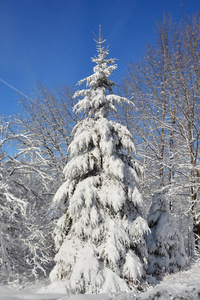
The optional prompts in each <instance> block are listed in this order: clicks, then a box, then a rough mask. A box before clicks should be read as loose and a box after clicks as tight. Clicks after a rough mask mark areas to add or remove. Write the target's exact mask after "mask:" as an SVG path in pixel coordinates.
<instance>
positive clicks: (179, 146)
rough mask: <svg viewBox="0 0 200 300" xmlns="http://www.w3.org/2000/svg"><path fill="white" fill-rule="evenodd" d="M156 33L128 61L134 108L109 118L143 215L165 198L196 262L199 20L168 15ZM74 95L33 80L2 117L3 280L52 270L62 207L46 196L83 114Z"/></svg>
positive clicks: (125, 90) (127, 85) (199, 231)
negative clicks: (128, 144) (15, 107)
mask: <svg viewBox="0 0 200 300" xmlns="http://www.w3.org/2000/svg"><path fill="white" fill-rule="evenodd" d="M155 34H156V44H155V45H148V46H147V47H146V49H145V52H144V56H143V58H142V59H141V61H140V62H138V63H130V64H129V65H128V67H127V69H128V71H127V73H126V75H125V76H124V79H123V81H122V83H121V84H120V86H117V91H118V94H119V95H122V96H126V97H127V98H128V99H129V100H130V101H132V104H128V103H124V104H123V105H119V106H118V109H117V112H116V113H115V114H111V115H110V119H112V120H117V122H119V123H121V124H123V125H125V126H126V127H127V128H128V130H129V131H130V132H131V134H132V137H133V141H134V143H135V146H136V149H137V154H136V158H137V160H138V161H139V164H140V165H141V166H142V170H143V171H142V176H141V179H140V188H139V189H140V192H141V194H142V196H143V199H144V203H145V210H146V214H147V215H148V213H149V208H150V206H151V204H152V201H154V202H158V198H162V197H163V198H165V199H167V203H169V211H170V213H171V215H173V216H174V217H175V219H176V222H177V224H178V227H179V229H180V231H181V233H182V235H183V237H184V242H185V249H186V253H187V254H188V256H189V258H194V256H195V253H196V248H197V247H198V241H199V235H200V205H199V201H200V194H199V189H200V163H199V135H200V102H199V84H200V66H199V58H200V47H199V46H200V44H199V40H200V17H199V15H196V16H193V17H188V16H184V17H183V19H182V20H181V22H180V23H177V22H174V21H173V19H172V18H171V17H165V16H164V17H163V20H162V22H160V23H158V24H156V33H155ZM74 92H75V88H72V87H68V86H65V87H62V88H56V87H55V89H54V90H52V89H48V88H47V87H44V86H43V85H42V84H38V86H37V87H36V88H35V91H34V93H33V95H31V97H30V99H27V98H24V99H23V98H22V99H21V105H22V107H23V109H22V113H21V115H16V116H11V117H9V118H5V117H3V116H2V117H1V119H0V132H1V142H0V227H1V235H0V267H1V268H0V282H1V283H9V282H13V281H15V282H18V283H21V282H26V281H27V280H28V281H30V280H35V279H40V278H43V277H45V276H48V274H49V272H50V270H51V269H52V267H53V264H54V262H53V258H54V256H55V250H54V242H53V229H54V227H55V223H56V220H57V219H58V218H59V217H60V214H61V211H60V210H61V208H60V207H56V208H55V207H54V206H52V199H53V196H54V194H55V192H56V191H57V189H58V187H59V186H60V185H61V184H62V182H63V181H64V175H63V169H64V167H65V165H66V163H67V162H68V160H69V153H68V146H69V144H70V142H71V141H72V139H73V136H72V134H71V133H72V129H73V127H74V126H75V125H76V124H77V123H78V122H79V121H80V120H81V118H83V117H84V115H78V114H76V113H75V112H74V111H73V106H74V105H75V103H76V100H75V99H74V98H73V95H74ZM158 195H159V196H158ZM153 199H154V200H153ZM152 226H153V225H152ZM164 239H165V237H163V240H164Z"/></svg>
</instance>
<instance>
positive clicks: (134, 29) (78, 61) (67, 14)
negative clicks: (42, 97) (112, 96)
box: [0, 0, 200, 115]
mask: <svg viewBox="0 0 200 300" xmlns="http://www.w3.org/2000/svg"><path fill="white" fill-rule="evenodd" d="M182 4H183V6H182ZM182 7H184V9H185V11H186V12H187V13H188V14H190V15H191V14H192V13H197V12H198V11H199V10H200V0H0V40H1V46H0V114H6V115H9V114H12V113H13V112H16V111H17V110H18V107H17V103H18V100H19V97H18V95H17V93H16V91H15V90H14V89H13V88H11V86H12V87H14V88H16V89H17V90H19V91H21V92H22V93H24V94H26V95H28V96H30V95H31V91H32V89H33V87H34V85H35V84H36V83H37V82H39V81H40V82H41V83H42V84H45V85H48V86H49V87H52V86H53V85H58V86H59V85H63V84H67V85H70V86H71V85H75V84H76V83H77V81H79V80H80V79H82V78H84V77H86V76H89V75H90V74H91V73H92V68H93V64H92V62H91V59H90V58H91V56H93V55H94V54H95V53H96V46H95V43H94V41H93V38H94V36H93V32H94V33H95V34H98V28H99V25H100V24H101V26H102V35H103V37H104V38H106V39H107V43H108V44H109V48H110V57H113V58H117V59H118V61H117V64H118V69H117V70H116V71H115V74H114V76H113V79H114V80H115V81H117V82H119V81H120V79H121V78H122V76H123V74H124V73H125V70H126V66H127V64H128V63H129V62H130V61H135V60H137V59H138V58H139V57H141V56H142V52H143V51H144V47H145V45H146V43H147V42H150V43H151V42H153V39H154V29H153V27H154V24H155V21H157V20H158V19H160V18H161V17H162V14H163V12H166V13H168V12H171V13H172V15H173V16H174V18H175V19H180V16H181V11H182ZM5 82H6V83H9V84H10V85H11V86H8V85H6V84H5Z"/></svg>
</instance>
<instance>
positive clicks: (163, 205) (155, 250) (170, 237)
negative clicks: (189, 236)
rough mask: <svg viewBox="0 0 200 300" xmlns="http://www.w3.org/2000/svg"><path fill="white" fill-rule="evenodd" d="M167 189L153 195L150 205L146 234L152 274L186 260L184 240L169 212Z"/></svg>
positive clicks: (171, 269)
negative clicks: (148, 231)
mask: <svg viewBox="0 0 200 300" xmlns="http://www.w3.org/2000/svg"><path fill="white" fill-rule="evenodd" d="M167 198H168V197H167V190H166V188H163V189H162V190H160V191H159V192H157V193H156V194H155V195H154V199H153V203H152V205H151V207H150V212H149V216H148V225H149V228H150V229H151V233H150V234H149V235H148V236H147V245H148V252H149V257H148V260H149V266H148V270H147V272H148V273H149V274H152V275H164V274H165V273H172V272H176V271H179V270H180V269H181V268H183V267H184V266H185V265H186V263H187V261H188V258H187V255H186V253H185V249H184V241H183V238H182V236H181V233H180V231H179V229H178V226H177V224H176V221H175V219H174V217H173V215H172V214H171V213H170V208H169V206H170V205H169V201H168V199H167Z"/></svg>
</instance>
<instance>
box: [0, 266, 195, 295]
mask: <svg viewBox="0 0 200 300" xmlns="http://www.w3.org/2000/svg"><path fill="white" fill-rule="evenodd" d="M20 299H21V300H22V299H24V300H66V299H67V300H114V299H115V300H168V299H169V300H198V299H200V262H196V263H194V264H193V265H192V267H191V268H190V269H189V270H187V271H182V272H179V273H176V274H172V275H167V276H165V277H164V278H163V280H162V281H161V282H160V283H158V282H155V284H154V285H150V286H149V288H148V290H147V291H146V292H143V293H140V294H138V295H134V294H125V293H123V294H119V295H109V294H99V295H66V294H65V293H64V291H63V289H61V287H59V286H58V285H57V286H56V285H55V286H54V288H53V289H52V287H51V289H50V288H49V287H46V288H44V287H43V288H41V287H39V286H35V287H33V286H32V287H26V288H21V289H19V288H18V289H17V288H14V287H11V286H0V300H20Z"/></svg>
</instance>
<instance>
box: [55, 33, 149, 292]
mask: <svg viewBox="0 0 200 300" xmlns="http://www.w3.org/2000/svg"><path fill="white" fill-rule="evenodd" d="M104 42H105V40H102V38H101V33H100V34H99V38H98V39H97V40H96V43H97V52H98V56H97V57H95V58H93V59H92V61H93V62H94V63H96V66H95V67H94V74H93V75H91V76H89V77H87V78H86V79H84V80H81V81H80V82H79V83H83V82H86V84H87V86H89V89H83V90H81V91H77V92H76V93H75V97H79V96H82V97H83V99H82V100H80V101H79V102H78V103H77V105H75V110H76V111H78V112H81V111H84V113H85V119H84V120H82V121H81V122H79V123H78V124H77V125H76V126H75V128H74V132H73V134H74V139H73V141H72V143H71V144H70V153H71V160H70V161H69V163H68V164H67V165H66V167H65V168H64V174H65V178H66V181H65V182H64V184H63V185H62V186H61V187H60V188H59V190H58V191H57V193H56V195H55V197H54V202H55V203H60V205H62V204H63V205H64V207H65V213H64V215H63V216H62V217H61V218H60V219H59V221H58V224H57V227H56V229H55V244H56V249H57V250H58V253H57V255H56V256H55V262H56V265H55V267H54V269H53V270H52V272H51V274H50V279H51V281H52V282H54V281H57V280H63V282H64V284H65V286H66V289H67V290H68V292H70V293H101V292H109V291H110V292H119V291H130V290H134V289H135V288H140V287H141V284H142V280H143V278H144V276H145V268H146V266H147V250H146V243H145V239H144V235H145V233H146V232H147V231H148V225H147V222H146V221H145V219H144V213H143V209H142V197H141V195H140V193H139V191H138V189H137V187H136V182H137V180H138V176H137V172H138V167H137V164H136V163H135V162H134V161H133V160H132V159H131V155H133V154H134V153H135V148H134V144H133V141H132V138H131V135H130V132H129V131H128V130H127V128H126V127H124V126H122V125H120V124H118V123H115V122H114V121H111V120H110V121H109V120H108V113H109V111H110V110H113V109H115V106H114V102H115V101H117V102H121V101H128V100H127V99H124V98H122V97H119V96H116V95H113V94H112V86H113V85H114V84H113V82H112V81H110V80H109V79H108V77H109V76H110V75H111V74H112V72H113V70H114V69H115V68H116V65H115V63H114V60H113V59H106V57H107V55H108V49H105V48H104V47H103V45H102V44H103V43H104Z"/></svg>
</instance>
